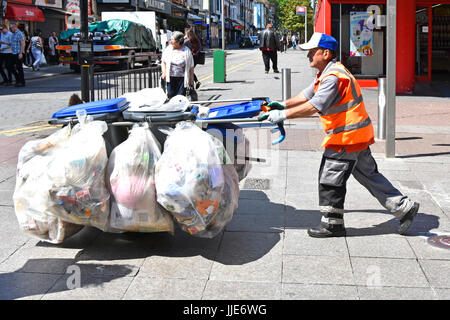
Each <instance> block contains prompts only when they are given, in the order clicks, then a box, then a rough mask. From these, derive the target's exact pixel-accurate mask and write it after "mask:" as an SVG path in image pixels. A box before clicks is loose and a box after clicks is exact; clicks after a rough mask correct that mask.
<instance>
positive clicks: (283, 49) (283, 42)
mask: <svg viewBox="0 0 450 320" xmlns="http://www.w3.org/2000/svg"><path fill="white" fill-rule="evenodd" d="M287 44H288V38H287V34H286V33H285V34H283V37H282V38H281V52H286V51H287Z"/></svg>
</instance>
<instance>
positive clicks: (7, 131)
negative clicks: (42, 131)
mask: <svg viewBox="0 0 450 320" xmlns="http://www.w3.org/2000/svg"><path fill="white" fill-rule="evenodd" d="M42 126H50V125H49V124H45V125H42V124H41V125H39V126H32V127H24V128H18V129H12V130H5V131H0V133H10V132H16V131H22V130H28V129H34V128H42Z"/></svg>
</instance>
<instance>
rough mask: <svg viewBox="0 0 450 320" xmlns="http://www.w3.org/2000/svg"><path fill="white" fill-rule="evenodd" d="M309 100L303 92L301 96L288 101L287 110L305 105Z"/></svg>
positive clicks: (298, 95)
mask: <svg viewBox="0 0 450 320" xmlns="http://www.w3.org/2000/svg"><path fill="white" fill-rule="evenodd" d="M307 101H308V99H306V97H305V95H304V94H303V91H301V92H300V93H299V94H297V95H296V96H295V97H292V98H289V99H287V100H286V102H285V104H286V109H291V108H295V107H297V106H299V105H301V104H304V103H305V102H307Z"/></svg>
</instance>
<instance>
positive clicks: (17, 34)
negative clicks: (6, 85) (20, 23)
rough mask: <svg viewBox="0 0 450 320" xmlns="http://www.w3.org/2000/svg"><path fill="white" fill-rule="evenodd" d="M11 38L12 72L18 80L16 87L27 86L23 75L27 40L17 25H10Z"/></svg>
mask: <svg viewBox="0 0 450 320" xmlns="http://www.w3.org/2000/svg"><path fill="white" fill-rule="evenodd" d="M10 29H11V33H12V37H11V53H12V72H13V74H14V78H15V79H16V84H15V86H16V87H24V86H25V76H24V74H23V58H24V54H25V38H24V36H23V33H22V32H21V31H20V30H19V28H18V27H17V24H15V23H11V25H10Z"/></svg>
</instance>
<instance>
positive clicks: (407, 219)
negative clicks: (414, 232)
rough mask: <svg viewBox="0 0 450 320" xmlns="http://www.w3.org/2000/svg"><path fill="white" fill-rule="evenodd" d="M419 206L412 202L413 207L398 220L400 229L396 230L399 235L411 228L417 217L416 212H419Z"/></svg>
mask: <svg viewBox="0 0 450 320" xmlns="http://www.w3.org/2000/svg"><path fill="white" fill-rule="evenodd" d="M419 206H420V204H419V203H417V202H414V204H413V206H412V208H411V209H409V211H408V212H407V213H406V214H405V215H404V216H403V218H401V219H400V227H399V228H398V233H399V234H402V235H403V234H405V233H406V231H407V230H408V228H409V227H410V226H411V224H412V222H413V220H414V217H415V216H416V215H417V212H419Z"/></svg>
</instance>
